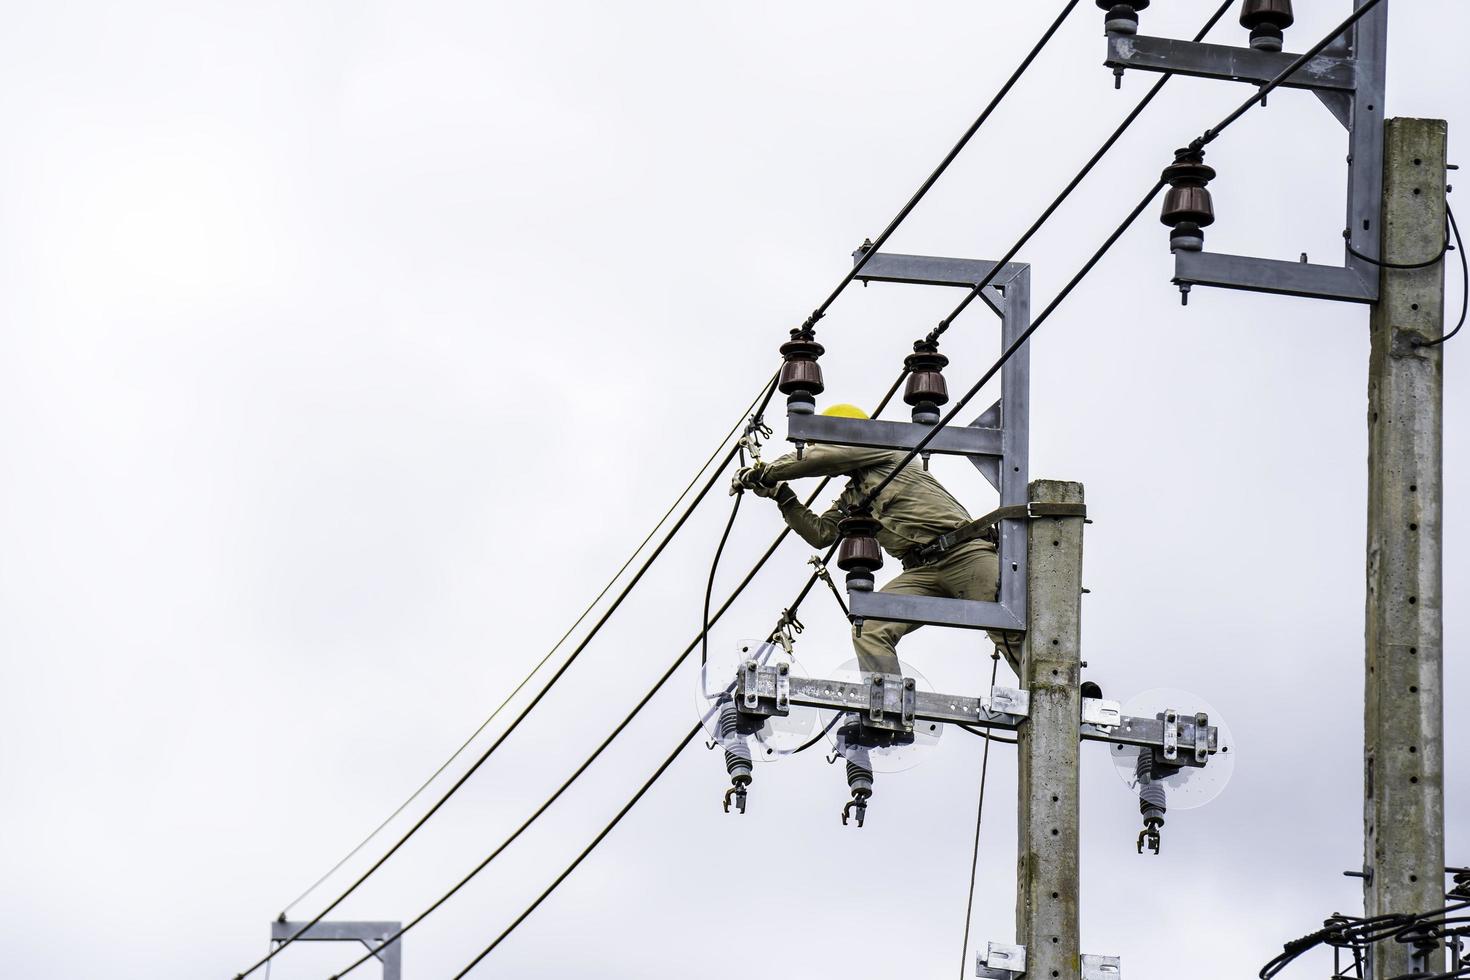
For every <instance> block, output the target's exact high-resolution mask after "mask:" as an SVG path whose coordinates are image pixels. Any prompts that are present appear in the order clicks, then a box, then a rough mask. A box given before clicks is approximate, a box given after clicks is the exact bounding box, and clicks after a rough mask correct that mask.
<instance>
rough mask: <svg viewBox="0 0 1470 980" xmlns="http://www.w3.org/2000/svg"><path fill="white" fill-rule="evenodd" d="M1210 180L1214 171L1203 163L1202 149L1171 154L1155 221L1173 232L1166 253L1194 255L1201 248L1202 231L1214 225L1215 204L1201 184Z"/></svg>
mask: <svg viewBox="0 0 1470 980" xmlns="http://www.w3.org/2000/svg"><path fill="white" fill-rule="evenodd" d="M1214 177H1215V170H1214V168H1213V167H1210V166H1208V165H1206V164H1205V151H1204V150H1196V149H1192V148H1190V147H1185V148H1184V149H1181V150H1175V151H1174V162H1173V163H1171V164H1170V165H1169V166H1167V167H1165V168H1164V173H1163V178H1164V180H1166V181H1168V183H1169V190H1168V192H1167V193H1165V194H1164V209H1163V211H1162V212H1161V213H1160V214H1159V220H1160V221H1162V222H1163V223H1164V224H1166V225H1168V226H1169V227H1170V228H1173V229H1174V230H1173V232H1171V233H1170V235H1169V249H1170V251H1174V252H1198V251H1199V250H1200V249H1202V248H1204V246H1205V232H1204V229H1205V228H1206V226H1208V225H1212V224H1214V223H1215V204H1214V201H1213V200H1211V198H1210V191H1209V189H1208V188H1207V187H1206V186H1205V185H1206V184H1208V183H1209V182H1210V181H1211V180H1213V179H1214Z"/></svg>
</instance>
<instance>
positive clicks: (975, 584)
mask: <svg viewBox="0 0 1470 980" xmlns="http://www.w3.org/2000/svg"><path fill="white" fill-rule="evenodd" d="M999 580H1000V560H999V557H998V556H997V555H996V553H995V549H994V548H992V547H990V546H989V545H988V544H987V543H986V542H983V541H972V542H970V543H969V544H966V545H962V546H960V547H959V548H956V549H955V550H954V551H952V552H950V553H949V554H948V555H946V556H945V557H944V558H943V559H942V560H940V561H937V562H935V563H934V564H932V565H925V566H924V567H922V568H913V569H910V570H908V571H906V572H904V573H903V574H901V575H899V576H898V577H897V578H895V579H894V580H893V581H891V582H889V583H888V584H887V585H885V586H883V588H882V589H881V590H880V591H883V592H890V593H895V594H897V595H932V596H941V597H943V598H946V599H979V600H981V601H985V602H994V601H995V589H996V583H997V582H998V581H999ZM918 628H919V626H918V624H916V623H894V622H889V621H888V620H884V619H869V620H867V621H865V622H864V623H863V629H862V633H861V634H860V633H858V631H857V630H856V629H854V630H853V636H852V645H853V649H855V650H856V651H857V659H858V667H859V669H861V670H865V671H876V672H879V673H884V674H897V673H901V671H900V669H899V665H898V656H897V655H896V654H895V653H894V648H895V647H897V646H898V641H899V640H901V639H903V638H904V637H905V636H907V635H908V634H910V633H912V632H913V631H914V630H916V629H918ZM990 638H991V640H992V641H994V643H995V645H996V646H997V647H1000V649H1001V650H1002V651H1004V652H1006V658H1007V659H1008V660H1010V661H1011V666H1012V667H1013V668H1014V667H1015V666H1016V663H1015V658H1016V657H1017V656H1019V655H1020V652H1021V645H1020V643H1019V642H1018V641H1017V640H1015V639H1012V640H1010V643H1009V650H1007V646H1006V641H1007V637H1006V635H1005V634H1004V633H1003V632H1001V631H995V632H992V633H991V634H990ZM1011 651H1014V652H1011Z"/></svg>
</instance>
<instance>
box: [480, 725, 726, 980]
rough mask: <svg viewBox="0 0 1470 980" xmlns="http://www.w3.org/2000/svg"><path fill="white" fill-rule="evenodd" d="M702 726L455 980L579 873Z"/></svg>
mask: <svg viewBox="0 0 1470 980" xmlns="http://www.w3.org/2000/svg"><path fill="white" fill-rule="evenodd" d="M701 727H702V726H700V725H698V724H696V725H695V726H694V727H693V728H691V729H689V734H687V735H685V736H684V737H683V738H682V739H680V740H679V744H678V745H677V746H675V747H674V751H673V752H670V753H669V756H668V758H666V759H664V761H663V763H662V764H661V765H660V766H659V767H658V768H657V769H655V770H654V772H653V775H652V776H649V777H648V780H647V781H646V782H645V783H644V784H643V785H642V786H640V787H638V792H636V793H634V794H633V797H632V799H630V800H628V802H627V803H626V804H624V805H623V808H622V809H621V810H619V811H618V812H617V814H616V815H615V816H614V817H613V818H612V820H610V821H608V824H607V826H605V827H603V828H602V830H601V831H600V832H599V833H598V835H597V836H596V837H594V838H592V843H590V844H588V845H587V846H586V847H584V848H582V853H581V854H578V855H577V856H576V857H575V858H574V859H573V860H572V863H571V864H569V865H567V867H566V870H565V871H563V872H562V873H561V874H559V875H557V876H556V879H555V880H554V881H552V883H551V884H550V885H548V886H546V890H545V891H543V892H542V893H541V894H540V895H538V896H536V900H535V901H534V902H532V903H531V904H530V905H529V906H528V907H527V908H526V910H525V911H524V912H522V913H521V914H520V915H518V916H516V919H515V921H514V922H512V923H511V924H510V925H508V926H506V928H505V931H504V932H502V933H501V934H500V935H499V936H496V937H495V941H494V942H492V943H491V944H490V945H489V946H486V947H485V948H484V949H483V950H481V951H480V953H479V955H478V956H476V957H475V958H474V959H472V960H470V962H469V963H468V964H467V965H466V966H465V968H464V969H463V970H460V971H459V972H458V973H456V974H455V975H454V980H460V978H461V977H463V976H464V975H465V974H467V973H469V972H470V971H471V970H473V969H474V968H475V966H476V965H477V964H478V963H479V962H480V961H481V960H483V959H484V958H485V957H487V956H489V955H490V954H491V953H492V952H494V950H495V947H497V946H499V945H500V944H501V943H502V942H504V941H505V938H506V937H507V936H509V935H510V934H511V933H512V932H514V931H515V930H516V927H517V926H519V925H520V924H521V923H522V922H525V921H526V919H527V917H529V916H530V914H531V913H532V912H534V911H536V909H537V907H538V906H540V904H541V903H542V902H544V901H546V897H547V896H548V895H550V894H551V893H552V892H554V891H556V888H557V886H558V885H560V884H561V883H562V882H563V881H566V879H567V876H568V875H570V874H571V873H572V872H573V871H575V870H577V865H579V864H581V863H582V861H583V860H585V859H586V857H587V855H589V854H591V853H592V851H593V849H594V848H596V847H597V845H598V844H601V843H602V841H603V838H605V837H607V835H608V834H610V833H612V829H613V828H614V827H616V826H617V825H618V822H619V821H620V820H622V819H623V817H625V816H627V814H628V811H629V810H631V809H633V807H634V806H636V805H637V803H638V801H639V800H641V799H643V794H645V793H647V792H648V789H649V787H651V786H652V785H653V784H654V783H656V782H658V779H659V777H660V776H662V775H663V774H664V773H665V772H666V771H667V770H668V768H669V766H671V765H673V764H674V760H675V759H677V758H678V757H679V754H680V753H681V752H683V751H684V749H685V748H687V747H688V745H689V743H690V742H691V741H693V740H694V736H695V735H698V734H699V732H700V729H701Z"/></svg>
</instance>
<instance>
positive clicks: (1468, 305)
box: [1415, 201, 1470, 347]
mask: <svg viewBox="0 0 1470 980" xmlns="http://www.w3.org/2000/svg"><path fill="white" fill-rule="evenodd" d="M1444 213H1445V217H1447V218H1449V219H1450V230H1451V231H1453V232H1454V234H1455V251H1457V252H1459V253H1460V320H1459V322H1458V323H1456V324H1455V329H1453V330H1451V331H1450V332H1449V333H1446V334H1445V335H1443V336H1442V337H1438V338H1436V339H1434V340H1426V341H1424V342H1422V343H1419V344H1415V346H1416V347H1438V346H1439V345H1440V344H1442V343H1444V342H1445V341H1446V340H1449V339H1450V338H1452V337H1453V336H1454V335H1455V334H1457V333H1459V332H1460V328H1461V327H1463V326H1465V314H1466V313H1467V312H1470V259H1467V258H1466V257H1465V243H1464V242H1462V241H1461V240H1460V226H1459V225H1458V224H1456V222H1455V212H1454V211H1453V210H1452V209H1451V208H1450V202H1449V201H1446V202H1445V205H1444Z"/></svg>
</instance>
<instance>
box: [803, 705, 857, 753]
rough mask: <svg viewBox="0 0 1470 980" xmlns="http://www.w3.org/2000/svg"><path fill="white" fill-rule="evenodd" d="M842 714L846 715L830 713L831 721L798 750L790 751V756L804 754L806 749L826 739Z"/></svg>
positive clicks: (837, 712) (836, 712)
mask: <svg viewBox="0 0 1470 980" xmlns="http://www.w3.org/2000/svg"><path fill="white" fill-rule="evenodd" d="M844 714H846V712H843V711H834V712H833V713H832V717H831V719H830V720H829V721H828V722H827V724H826V725H824V726H822V730H821V731H819V732H817V734H815V735H813V736H812V737H811V738H809V739H807V740H806V741H805V742H803V743H802V744H801V746H800V747H799V748H795V749H792V750H791V754H792V755H797V754H799V753H802V752H805V751H806V750H807V749H809V748H811V747H812V746H813V745H816V744H817V743H818V742H820V741H821V740H822V739H824V738H826V737H827V736H828V735H829V734H831V732H832V729H834V728H836V727H837V723H838V722H839V721H841V720H842V716H843V715H844Z"/></svg>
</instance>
